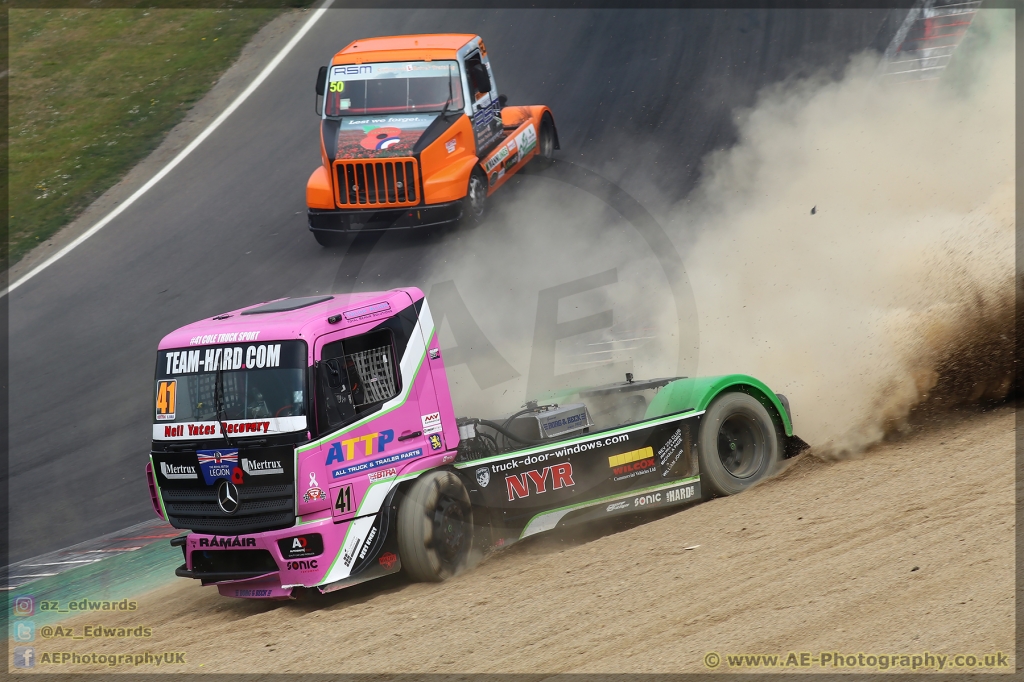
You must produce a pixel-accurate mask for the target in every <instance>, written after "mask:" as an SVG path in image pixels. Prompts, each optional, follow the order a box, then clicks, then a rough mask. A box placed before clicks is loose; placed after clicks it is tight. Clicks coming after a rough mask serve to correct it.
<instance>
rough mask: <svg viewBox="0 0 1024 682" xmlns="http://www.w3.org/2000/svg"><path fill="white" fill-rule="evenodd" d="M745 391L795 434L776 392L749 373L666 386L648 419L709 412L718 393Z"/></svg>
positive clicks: (673, 383) (681, 381) (649, 406)
mask: <svg viewBox="0 0 1024 682" xmlns="http://www.w3.org/2000/svg"><path fill="white" fill-rule="evenodd" d="M730 390H731V391H743V392H744V393H749V394H750V395H752V396H754V397H755V398H757V399H758V400H760V401H761V403H762V404H763V405H764V406H765V407H766V408H768V410H769V412H772V411H774V412H775V413H777V414H778V415H779V419H780V420H781V421H782V426H783V428H784V429H785V432H786V435H787V436H792V435H793V421H792V420H791V419H790V416H789V413H788V412H787V411H786V408H785V407H784V406H783V404H782V401H781V400H779V398H778V396H776V395H775V392H774V391H772V390H771V389H770V388H768V387H767V386H766V385H765V384H764V383H763V382H761V381H758V380H757V379H755V378H754V377H752V376H747V375H746V374H726V375H724V376H718V377H696V378H694V379H677V380H676V381H673V382H672V383H670V384H668V385H666V386H665V387H664V388H662V389H661V390H660V391H658V393H657V395H655V396H654V399H653V400H652V401H651V404H650V405H648V406H647V413H646V414H645V415H644V419H654V418H656V417H661V416H664V415H667V414H673V413H676V412H683V411H685V410H697V411H701V410H705V409H707V406H708V405H709V404H710V403H711V401H712V400H714V399H715V397H717V396H718V394H720V393H722V392H723V391H730Z"/></svg>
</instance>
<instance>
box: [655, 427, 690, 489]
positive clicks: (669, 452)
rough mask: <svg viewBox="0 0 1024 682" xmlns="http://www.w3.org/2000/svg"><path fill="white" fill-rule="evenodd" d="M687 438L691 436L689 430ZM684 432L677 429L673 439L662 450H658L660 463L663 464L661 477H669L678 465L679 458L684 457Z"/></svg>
mask: <svg viewBox="0 0 1024 682" xmlns="http://www.w3.org/2000/svg"><path fill="white" fill-rule="evenodd" d="M686 432H687V436H688V435H689V429H687V431H686ZM683 437H684V436H683V430H682V429H681V428H680V429H676V431H675V433H673V434H672V437H671V438H669V439H668V440H667V441H666V442H665V444H664V445H662V446H661V448H659V449H658V461H659V462H660V463H661V469H662V471H661V475H662V477H665V476H668V475H669V472H670V471H672V467H674V466H675V465H676V462H678V461H679V458H680V457H682V456H683V450H684V447H683Z"/></svg>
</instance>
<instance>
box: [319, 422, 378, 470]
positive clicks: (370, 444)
mask: <svg viewBox="0 0 1024 682" xmlns="http://www.w3.org/2000/svg"><path fill="white" fill-rule="evenodd" d="M394 439H395V432H394V430H393V429H385V430H383V431H380V432H378V433H368V434H366V435H365V436H356V437H355V438H349V439H348V440H343V441H335V442H333V443H331V449H330V451H329V452H328V453H327V463H326V464H325V466H330V465H331V464H333V463H335V462H343V461H345V460H346V459H355V456H356V443H359V442H360V441H361V442H363V443H365V444H366V446H365V449H364V452H363V454H365V455H366V456H367V457H369V456H370V455H372V454H373V453H374V452H375V451H376V452H384V448H385V447H386V446H387V444H388V443H390V442H391V441H393V440H394ZM375 442H376V447H374V443H375ZM343 452H344V454H342V453H343Z"/></svg>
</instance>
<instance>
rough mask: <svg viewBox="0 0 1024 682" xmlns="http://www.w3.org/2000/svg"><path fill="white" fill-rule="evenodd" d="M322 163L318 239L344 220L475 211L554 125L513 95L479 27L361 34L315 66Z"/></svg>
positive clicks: (312, 192) (476, 214)
mask: <svg viewBox="0 0 1024 682" xmlns="http://www.w3.org/2000/svg"><path fill="white" fill-rule="evenodd" d="M316 93H317V103H318V109H319V105H320V102H321V98H322V103H323V107H322V110H320V111H318V112H317V113H319V114H320V116H321V123H320V155H321V165H320V166H319V167H318V168H317V169H316V170H315V171H313V174H312V175H311V176H310V177H309V181H308V182H307V183H306V205H307V207H308V216H309V229H310V230H311V231H312V232H313V235H314V236H315V237H316V239H317V241H318V242H320V243H321V244H322V245H325V246H327V245H331V244H334V243H336V242H337V241H338V240H339V238H340V237H341V236H342V235H343V234H345V233H348V232H359V231H365V230H394V229H404V228H412V227H424V226H430V225H442V224H446V223H453V222H456V221H459V220H461V219H462V218H463V217H465V218H467V219H469V220H473V221H477V220H480V218H481V217H482V216H483V214H484V210H485V207H486V201H487V197H488V196H490V195H491V193H493V192H494V191H495V190H496V189H497V188H498V187H500V186H501V185H502V184H503V183H504V182H505V181H506V180H508V178H509V177H511V176H512V175H514V174H515V173H516V172H518V171H519V170H520V169H521V168H522V167H523V166H524V165H525V164H526V163H527V162H528V161H529V160H530V159H532V158H533V157H534V156H538V155H540V156H541V157H542V158H544V159H551V158H552V156H553V154H554V150H555V149H558V133H557V131H556V129H555V121H554V117H553V116H552V115H551V111H550V110H549V109H548V108H547V107H546V106H542V105H533V106H506V97H505V96H504V95H499V94H498V87H497V83H496V82H495V80H494V73H493V72H492V70H491V65H490V61H489V60H488V58H487V49H486V48H485V47H484V43H483V40H481V39H480V37H479V36H475V35H469V34H438V35H409V36H392V37H382V38H364V39H362V40H357V41H355V42H353V43H352V44H350V45H349V46H348V47H346V48H345V49H344V50H342V51H341V52H339V53H337V54H336V55H334V58H333V59H332V60H331V64H330V66H322V67H320V72H319V74H318V75H317V81H316Z"/></svg>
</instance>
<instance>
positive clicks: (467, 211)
mask: <svg viewBox="0 0 1024 682" xmlns="http://www.w3.org/2000/svg"><path fill="white" fill-rule="evenodd" d="M486 213H487V176H486V175H484V172H483V171H482V170H481V169H480V168H479V167H478V168H474V169H473V172H472V173H471V174H470V176H469V186H468V187H467V188H466V199H465V201H463V202H462V222H464V223H467V224H469V225H479V224H480V223H482V222H483V220H484V215H485V214H486Z"/></svg>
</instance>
